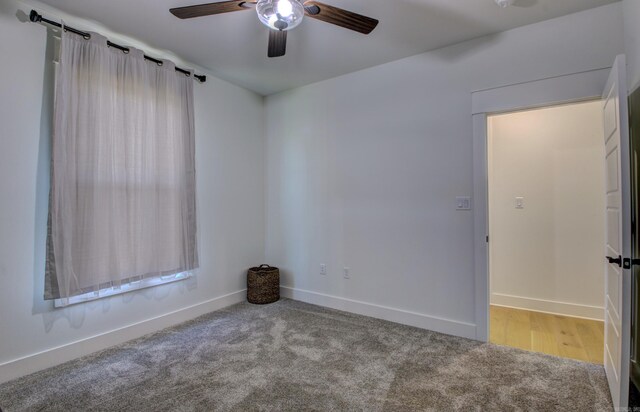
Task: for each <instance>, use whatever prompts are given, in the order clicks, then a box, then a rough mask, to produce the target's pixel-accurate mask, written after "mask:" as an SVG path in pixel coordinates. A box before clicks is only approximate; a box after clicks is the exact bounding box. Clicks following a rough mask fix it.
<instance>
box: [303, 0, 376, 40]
mask: <svg viewBox="0 0 640 412" xmlns="http://www.w3.org/2000/svg"><path fill="white" fill-rule="evenodd" d="M304 8H305V11H306V14H307V16H309V17H312V18H314V19H318V20H322V21H324V22H327V23H331V24H335V25H337V26H340V27H344V28H346V29H349V30H355V31H357V32H360V33H362V34H369V33H371V32H372V31H373V29H375V28H376V26H377V25H378V20H376V19H372V18H371V17H367V16H363V15H361V14H358V13H353V12H351V11H347V10H344V9H341V8H338V7H333V6H330V5H328V4H324V3H320V2H319V1H307V2H305V3H304Z"/></svg>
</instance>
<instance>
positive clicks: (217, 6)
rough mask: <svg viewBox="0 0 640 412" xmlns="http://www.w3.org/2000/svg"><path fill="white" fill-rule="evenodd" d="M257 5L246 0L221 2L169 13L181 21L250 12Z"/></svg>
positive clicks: (173, 10)
mask: <svg viewBox="0 0 640 412" xmlns="http://www.w3.org/2000/svg"><path fill="white" fill-rule="evenodd" d="M254 4H255V3H254V2H252V1H246V0H232V1H220V2H217V3H207V4H196V5H194V6H185V7H176V8H173V9H170V10H169V11H170V12H171V14H173V15H174V16H176V17H179V18H181V19H190V18H193V17H201V16H210V15H212V14H220V13H229V12H232V11H240V10H249V9H250V8H251V6H253V5H254Z"/></svg>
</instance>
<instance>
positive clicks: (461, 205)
mask: <svg viewBox="0 0 640 412" xmlns="http://www.w3.org/2000/svg"><path fill="white" fill-rule="evenodd" d="M456 210H471V198H470V197H469V196H459V197H456Z"/></svg>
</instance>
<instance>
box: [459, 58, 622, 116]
mask: <svg viewBox="0 0 640 412" xmlns="http://www.w3.org/2000/svg"><path fill="white" fill-rule="evenodd" d="M610 71H611V67H607V68H604V69H596V70H589V71H586V72H580V73H575V74H570V75H567V76H558V77H550V78H547V79H542V80H535V81H532V82H526V83H518V84H514V85H511V86H502V87H496V88H493V89H487V90H481V91H477V92H473V93H472V95H471V107H472V108H471V114H473V115H475V114H480V113H504V112H512V111H518V110H524V109H533V108H536V107H545V106H554V105H558V104H563V103H575V102H578V101H581V100H593V99H600V98H602V89H600V90H598V88H600V87H604V85H605V83H606V82H607V78H608V77H609V72H610Z"/></svg>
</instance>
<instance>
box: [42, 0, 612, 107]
mask: <svg viewBox="0 0 640 412" xmlns="http://www.w3.org/2000/svg"><path fill="white" fill-rule="evenodd" d="M42 1H44V2H45V3H48V4H49V5H51V6H54V7H56V8H58V9H61V10H63V11H65V12H67V13H70V14H73V15H76V16H78V17H83V18H86V19H91V20H95V21H98V22H101V23H103V24H104V25H105V26H107V27H108V28H110V29H112V30H114V31H116V32H121V33H123V34H126V35H130V36H133V37H136V38H138V39H140V40H142V41H144V42H146V43H148V44H149V45H151V46H153V47H157V48H161V49H168V50H171V51H173V52H174V53H176V54H178V55H179V56H180V57H182V58H184V59H185V60H187V61H191V62H193V63H195V64H198V65H200V66H202V67H205V68H207V69H209V70H210V71H211V72H212V73H213V74H214V75H216V76H217V77H220V78H222V79H224V80H227V81H229V82H232V83H235V84H237V85H240V86H242V87H245V88H247V89H250V90H253V91H256V92H258V93H260V94H263V95H267V94H271V93H275V92H278V91H282V90H286V89H290V88H293V87H297V86H301V85H305V84H309V83H314V82H317V81H320V80H324V79H328V78H331V77H335V76H339V75H342V74H346V73H349V72H353V71H356V70H360V69H364V68H367V67H371V66H376V65H379V64H382V63H386V62H389V61H393V60H397V59H400V58H403V57H408V56H412V55H415V54H418V53H422V52H425V51H428V50H433V49H436V48H439V47H443V46H446V45H450V44H454V43H457V42H460V41H464V40H468V39H472V38H475V37H479V36H483V35H487V34H491V33H497V32H500V31H504V30H507V29H511V28H514V27H518V26H523V25H526V24H530V23H535V22H538V21H542V20H547V19H550V18H553V17H558V16H562V15H566V14H570V13H574V12H577V11H581V10H586V9H589V8H592V7H597V6H600V5H604V4H608V3H613V2H615V1H616V0H516V1H515V4H514V6H512V7H509V8H506V9H501V8H499V7H498V6H497V5H496V4H495V3H494V0H323V1H324V2H326V3H328V4H331V5H334V6H338V7H342V8H345V9H347V10H351V11H354V12H357V13H360V14H365V15H368V16H370V17H373V18H377V19H379V20H380V24H379V25H378V27H377V28H376V30H374V31H373V33H371V34H370V35H368V36H365V35H362V34H360V33H356V32H352V31H349V30H346V29H343V28H341V27H338V26H333V25H330V24H327V23H324V22H321V21H318V20H314V19H310V18H307V19H305V21H303V22H302V24H301V25H300V26H298V27H297V28H295V29H294V30H292V31H291V32H289V36H288V37H289V38H288V44H287V55H286V56H284V57H280V58H275V59H269V58H267V36H268V31H267V28H266V27H264V26H263V25H262V24H261V23H260V22H259V21H258V18H257V16H256V14H255V12H254V11H253V10H247V11H241V12H235V13H227V14H220V15H215V16H207V17H199V18H195V19H190V20H180V19H178V18H176V17H174V16H173V15H171V14H170V13H169V9H170V8H172V7H177V6H185V5H192V4H199V3H207V2H208V1H207V0H203V1H198V0H109V1H105V0H82V1H78V0H42Z"/></svg>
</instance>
